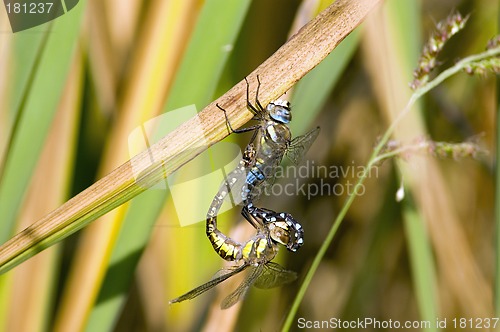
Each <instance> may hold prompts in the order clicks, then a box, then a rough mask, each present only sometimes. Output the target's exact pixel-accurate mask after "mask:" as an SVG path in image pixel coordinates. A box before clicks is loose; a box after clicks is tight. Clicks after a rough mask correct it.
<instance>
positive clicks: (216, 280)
mask: <svg viewBox="0 0 500 332" xmlns="http://www.w3.org/2000/svg"><path fill="white" fill-rule="evenodd" d="M247 267H248V264H243V265H241V266H238V267H236V268H234V269H221V270H219V271H218V272H217V273H216V274H215V275H214V276H213V278H212V279H210V281H208V282H206V283H204V284H203V285H200V286H198V287H196V288H195V289H193V290H191V291H189V292H187V293H186V294H184V295H181V296H179V297H176V298H175V299H173V300H171V301H170V302H169V303H170V304H172V303H177V302H182V301H185V300H191V299H194V298H195V297H197V296H198V295H201V294H203V293H205V292H206V291H207V290H209V289H212V288H213V287H215V286H217V285H218V284H220V283H221V282H223V281H224V280H226V279H228V278H230V277H232V276H234V275H235V274H238V273H240V272H241V271H243V270H244V269H246V268H247Z"/></svg>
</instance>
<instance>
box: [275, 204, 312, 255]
mask: <svg viewBox="0 0 500 332" xmlns="http://www.w3.org/2000/svg"><path fill="white" fill-rule="evenodd" d="M268 227H269V234H270V237H271V239H273V240H274V241H276V242H278V243H281V244H282V245H284V246H285V247H286V248H287V249H288V250H290V251H297V249H299V248H300V247H301V246H302V244H304V230H303V229H302V225H301V224H299V222H298V221H297V220H295V219H293V217H292V215H291V214H289V213H285V212H281V213H278V214H277V215H276V221H274V222H272V223H271V224H269V226H268Z"/></svg>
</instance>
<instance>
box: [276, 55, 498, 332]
mask: <svg viewBox="0 0 500 332" xmlns="http://www.w3.org/2000/svg"><path fill="white" fill-rule="evenodd" d="M498 54H500V47H497V48H493V49H490V50H487V51H485V52H482V53H479V54H475V55H471V56H469V57H466V58H464V59H462V60H460V61H459V62H457V63H456V64H455V65H454V66H452V67H450V68H448V69H446V70H444V71H443V72H441V73H440V74H439V75H438V76H436V77H435V78H434V79H433V80H432V81H429V82H427V83H425V84H424V85H422V86H420V87H419V88H417V89H416V90H415V91H414V93H413V94H412V96H411V97H410V99H409V100H408V103H407V104H406V106H405V107H404V108H403V110H402V111H401V112H399V114H398V115H397V117H396V118H395V119H394V121H393V122H392V123H391V125H390V126H389V127H388V128H387V130H386V131H385V133H384V135H383V136H382V138H381V139H380V141H379V142H378V144H377V145H376V146H375V148H374V149H373V152H372V154H371V156H370V158H369V160H368V162H367V164H366V166H365V167H364V170H363V172H362V173H361V176H360V177H359V179H358V181H357V182H356V185H355V186H354V191H353V193H352V194H351V195H350V196H349V197H348V199H347V201H346V202H345V203H344V206H343V207H342V209H341V210H340V212H339V214H338V215H337V218H335V221H334V222H333V224H332V227H331V228H330V230H329V232H328V234H327V235H326V238H325V240H324V241H323V244H322V245H321V247H320V248H319V250H318V252H317V254H316V256H315V257H314V260H313V262H312V264H311V267H310V268H309V270H308V271H307V274H306V276H305V278H304V282H303V283H302V285H301V287H300V289H299V291H298V293H297V296H296V297H295V300H294V302H293V304H292V307H291V309H290V311H289V313H288V316H287V318H286V320H285V323H284V325H283V329H282V331H289V330H290V327H291V326H292V322H293V319H294V317H295V315H296V314H297V311H298V308H299V306H300V303H301V302H302V299H303V298H304V295H305V293H306V291H307V288H308V287H309V285H310V284H311V281H312V278H313V276H314V274H315V273H316V270H317V269H318V267H319V264H320V263H321V260H322V259H323V257H324V255H325V253H326V250H327V249H328V248H329V247H330V245H331V243H332V241H333V237H334V236H335V234H336V233H337V230H338V229H339V227H340V224H341V223H342V220H344V217H345V216H346V214H347V211H348V210H349V208H350V207H351V205H352V203H353V202H354V199H355V198H356V196H357V195H358V192H359V190H360V189H361V187H362V186H363V183H364V181H365V180H366V178H367V177H368V175H369V174H370V171H371V169H372V167H374V166H375V165H376V164H377V163H378V162H379V161H380V160H382V159H383V158H381V157H382V156H384V155H381V154H380V153H381V151H382V149H383V148H384V147H385V146H386V144H387V142H388V141H389V139H390V138H391V136H392V134H393V133H394V130H395V129H396V127H397V126H398V124H399V123H400V122H401V120H402V119H403V117H404V116H405V115H406V114H408V112H409V111H410V110H411V109H412V107H413V105H415V103H416V102H417V100H418V99H419V98H420V97H422V96H423V95H425V94H426V93H427V92H429V91H430V90H432V89H433V88H435V87H436V86H438V85H439V84H441V83H442V82H443V81H444V80H446V79H447V78H449V77H451V76H453V75H455V74H456V73H458V72H460V71H462V70H463V69H464V68H466V67H467V66H468V65H470V64H471V63H474V62H477V61H481V60H484V59H488V58H491V57H494V56H497V55H498ZM386 157H387V156H386Z"/></svg>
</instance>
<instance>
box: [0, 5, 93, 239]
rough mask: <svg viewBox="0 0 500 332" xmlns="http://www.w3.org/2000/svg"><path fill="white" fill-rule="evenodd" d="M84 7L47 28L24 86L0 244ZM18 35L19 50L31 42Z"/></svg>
mask: <svg viewBox="0 0 500 332" xmlns="http://www.w3.org/2000/svg"><path fill="white" fill-rule="evenodd" d="M84 5H85V1H81V2H80V3H79V5H78V6H77V7H75V9H74V10H72V11H70V12H68V13H67V14H65V15H63V16H61V17H59V18H58V19H57V20H55V21H54V23H53V24H52V25H51V26H50V29H51V30H50V31H49V32H48V33H49V36H48V40H47V43H46V45H45V48H44V50H43V54H42V55H41V59H40V61H39V62H38V64H37V66H36V67H34V68H33V71H34V72H35V74H34V75H32V77H33V82H28V83H27V84H29V85H31V89H30V90H29V92H28V94H27V95H26V102H25V103H24V107H23V109H22V110H20V112H21V113H22V117H21V118H20V120H19V125H18V126H17V128H16V130H17V131H16V132H15V133H12V135H13V140H12V146H11V147H10V149H9V155H8V156H7V157H6V162H5V169H4V171H3V177H2V179H1V182H0V220H2V222H1V223H0V243H3V242H5V241H6V240H7V239H8V238H9V237H10V236H11V235H12V232H13V229H14V224H15V220H16V216H17V214H18V209H19V206H20V204H21V201H22V199H23V196H24V192H25V190H26V187H27V185H28V182H29V180H30V177H31V174H32V172H33V168H34V166H35V163H36V161H37V158H38V156H39V154H40V150H41V148H42V145H43V142H44V140H45V137H46V136H47V131H48V129H49V125H50V123H51V121H52V118H53V116H54V112H55V110H56V109H57V105H58V103H59V100H60V97H61V92H62V90H63V87H64V83H65V82H66V78H67V73H68V69H69V66H70V61H71V57H72V54H73V50H74V48H75V45H76V42H77V40H78V38H77V36H78V31H79V28H80V17H81V14H82V12H83V7H84ZM18 34H19V35H18V36H16V38H18V37H19V38H18V39H19V43H20V46H19V47H20V49H22V48H23V43H30V42H31V38H29V37H26V38H24V37H25V36H23V34H27V35H29V34H32V32H30V31H26V32H20V33H18ZM27 48H31V46H29V45H28V46H27Z"/></svg>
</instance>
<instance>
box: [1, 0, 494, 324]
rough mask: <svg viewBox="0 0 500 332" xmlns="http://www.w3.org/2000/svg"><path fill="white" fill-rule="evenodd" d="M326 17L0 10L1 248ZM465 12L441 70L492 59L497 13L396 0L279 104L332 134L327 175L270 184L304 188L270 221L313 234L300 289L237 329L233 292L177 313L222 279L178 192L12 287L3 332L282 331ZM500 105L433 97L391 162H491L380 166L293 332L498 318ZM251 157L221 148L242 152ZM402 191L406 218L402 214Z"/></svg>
mask: <svg viewBox="0 0 500 332" xmlns="http://www.w3.org/2000/svg"><path fill="white" fill-rule="evenodd" d="M329 3H330V1H319V0H318V1H312V0H311V1H309V0H304V1H298V0H274V1H265V0H254V1H250V0H238V1H231V2H227V1H223V0H207V1H200V0H186V1H182V2H181V1H169V0H127V1H120V0H100V1H97V0H87V1H80V3H79V4H78V6H77V7H75V8H74V9H73V10H72V11H70V12H68V13H67V14H65V15H63V16H61V17H60V18H59V19H57V20H55V21H53V22H51V23H48V24H45V25H42V26H38V27H35V28H32V29H29V30H26V31H24V32H20V33H16V34H12V33H11V32H10V26H9V24H8V21H7V17H6V13H5V11H3V9H2V10H0V29H1V31H2V34H1V35H0V36H1V37H0V75H1V79H0V103H1V107H0V220H2V221H1V223H0V242H1V243H3V242H5V241H7V240H8V239H9V238H10V237H12V236H13V235H14V234H15V233H16V232H18V231H20V230H22V229H23V228H25V227H27V226H28V225H30V224H31V223H33V222H35V221H36V220H38V219H40V218H41V217H43V216H44V215H46V214H47V213H49V212H50V211H52V210H53V209H55V208H57V207H58V206H60V205H61V204H63V203H64V202H65V201H67V200H68V199H69V198H71V197H73V196H74V195H76V194H77V193H79V192H80V191H82V190H83V189H85V188H87V187H88V186H90V185H91V184H92V183H94V182H95V181H96V180H97V179H99V178H102V177H103V176H105V175H106V174H107V173H109V172H110V171H111V170H113V169H114V168H115V167H117V166H119V165H120V164H122V163H124V162H126V161H127V160H128V159H129V158H130V157H131V156H130V155H129V154H128V146H127V144H128V135H129V134H130V133H131V131H132V130H133V129H134V128H136V127H137V126H139V125H140V124H142V123H143V122H145V121H147V120H149V119H151V118H153V117H155V116H158V115H159V114H162V113H163V112H168V111H171V110H174V109H176V108H179V107H183V106H187V105H192V104H195V105H196V107H197V109H198V110H201V109H202V108H203V107H205V106H206V105H207V104H208V103H210V102H211V101H212V100H214V99H215V98H217V97H219V96H220V95H222V94H223V93H225V92H226V91H227V90H228V89H229V88H231V87H232V86H233V85H234V84H236V83H237V82H239V81H241V80H242V79H243V78H244V77H245V76H246V75H248V74H249V73H250V72H251V71H253V70H254V69H255V68H256V67H257V66H258V65H259V64H260V63H262V62H263V61H264V60H265V59H267V58H268V57H269V56H270V55H271V54H273V53H274V52H275V51H276V50H277V49H278V48H279V47H280V46H281V45H282V44H283V43H285V42H286V40H287V38H289V36H291V35H292V34H293V33H295V32H296V31H297V30H298V29H299V28H300V27H301V26H302V25H303V24H305V23H306V22H307V21H309V20H310V19H311V18H312V17H314V16H315V15H316V14H317V13H318V12H319V11H320V10H321V9H323V8H325V7H326V6H328V5H329ZM454 10H458V11H459V12H461V13H462V15H464V16H465V15H467V14H471V17H470V20H469V22H468V24H467V26H466V28H465V29H464V31H462V32H461V33H459V34H458V35H457V36H455V37H454V38H453V39H452V40H451V41H450V42H449V44H448V45H447V47H445V51H444V53H443V54H441V55H440V57H439V61H440V67H439V68H440V69H441V68H446V67H448V66H450V65H453V63H454V62H455V61H457V59H459V58H461V57H465V56H467V55H469V54H474V53H478V52H481V51H483V50H484V47H485V46H486V43H487V41H488V40H489V39H490V38H492V37H493V36H495V35H496V34H497V24H498V19H497V17H498V2H497V1H493V0H483V1H470V0H469V1H465V0H464V1H460V0H445V1H430V0H424V1H398V0H387V1H385V2H384V3H383V5H382V6H381V7H380V8H378V9H377V10H375V11H374V12H372V14H371V15H370V17H369V18H368V19H367V21H366V22H365V23H364V24H363V25H362V26H361V27H360V28H358V29H357V30H355V32H354V33H353V34H351V35H350V36H349V37H348V38H347V39H345V40H344V41H343V42H342V43H341V44H340V45H339V46H338V47H337V49H336V50H335V51H334V52H332V54H331V55H330V56H329V57H328V58H327V59H326V60H325V61H323V62H322V63H321V64H320V65H319V66H318V67H317V68H315V69H314V70H313V71H312V72H310V73H309V74H308V75H307V76H306V77H304V78H303V79H302V80H301V81H300V82H299V83H298V84H297V86H296V87H295V88H294V89H293V91H290V92H288V93H287V94H286V96H285V97H286V98H288V99H290V100H291V102H292V107H293V117H294V118H293V122H292V125H291V128H292V132H293V133H294V136H296V135H301V134H304V133H305V132H306V131H308V130H310V129H311V128H313V127H315V126H318V125H319V126H321V133H320V136H319V137H318V139H317V141H316V142H315V144H314V145H313V146H312V147H311V149H310V151H309V152H308V154H307V156H306V159H307V161H306V165H308V166H309V168H308V169H309V170H311V169H316V170H317V169H319V168H320V167H326V168H328V170H330V171H329V173H328V174H326V175H325V174H322V175H318V174H311V173H310V174H309V175H308V176H305V177H301V178H300V179H296V178H292V179H290V178H289V179H278V185H284V184H286V183H288V182H289V183H293V184H297V183H298V184H299V185H304V187H303V188H305V190H306V192H307V193H309V194H310V197H307V196H304V195H302V194H298V195H285V194H282V195H275V196H270V197H263V198H262V199H261V201H260V203H259V204H261V205H262V206H265V207H268V208H271V209H273V210H277V211H287V212H290V213H292V214H293V215H294V217H295V218H296V219H298V220H300V222H301V223H302V225H303V226H304V228H305V245H304V246H303V247H302V248H301V249H300V250H299V251H298V252H297V253H289V252H286V250H281V252H280V253H279V255H278V258H277V261H279V262H280V264H282V265H283V266H285V267H287V268H288V269H291V270H294V271H297V273H298V275H299V278H298V280H297V281H296V282H294V283H292V284H289V285H285V286H283V287H281V288H279V289H273V290H265V291H263V290H257V289H252V290H251V291H250V293H249V294H248V296H247V298H246V299H245V301H244V302H243V303H241V304H240V305H238V306H235V307H234V308H231V309H230V310H226V311H221V310H220V309H219V304H220V302H221V299H222V298H224V296H225V295H227V294H229V292H231V291H232V290H233V289H234V288H235V287H236V286H237V283H236V284H235V283H233V284H230V282H229V281H228V282H226V283H224V284H222V285H221V286H219V287H218V288H217V289H216V291H211V292H209V293H206V294H204V295H202V296H200V297H199V298H196V299H195V300H192V301H187V302H183V303H180V304H175V305H169V304H168V301H169V300H170V299H172V298H174V297H176V296H179V295H181V294H182V293H184V292H186V291H188V290H190V289H192V288H194V287H195V286H198V285H199V284H201V283H203V282H206V281H208V280H209V279H210V277H211V276H212V275H213V274H214V273H215V272H216V271H217V270H218V269H220V268H221V267H222V262H221V259H220V258H219V257H218V256H217V255H216V254H215V253H214V252H213V249H212V247H211V245H210V243H209V242H208V241H207V239H206V237H205V224H204V222H203V220H200V221H199V222H198V223H193V224H192V225H188V226H185V227H181V226H180V223H179V214H181V213H183V212H182V211H178V209H176V205H175V204H174V201H173V200H172V197H171V196H170V195H169V193H170V192H169V191H161V190H149V191H147V192H145V193H143V194H141V195H140V196H138V197H136V198H134V199H133V200H132V201H131V202H129V203H127V204H124V205H123V206H121V207H120V208H118V209H116V210H114V211H112V212H111V213H108V214H107V215H105V216H104V217H102V218H100V219H99V220H97V221H95V222H94V223H93V224H91V225H90V226H89V227H87V228H85V229H84V230H82V231H80V232H78V233H76V234H74V235H72V236H70V237H69V238H67V239H66V240H65V241H63V242H62V243H61V244H58V245H57V246H54V247H52V248H50V249H49V250H46V251H44V252H43V253H42V254H39V255H37V256H36V257H34V258H33V259H30V260H29V261H27V262H25V263H23V264H22V265H20V266H18V267H16V268H15V269H13V270H12V271H10V272H8V273H7V274H5V275H2V276H0V330H2V331H44V330H46V331H52V330H56V331H81V330H88V331H111V330H116V331H174V330H175V331H195V330H205V331H212V330H214V331H215V330H217V331H231V330H238V331H256V330H260V331H275V330H278V329H280V328H281V326H282V324H283V321H284V320H285V317H286V315H287V313H288V312H289V310H290V306H291V302H292V301H293V299H294V297H295V295H296V293H297V290H298V288H299V287H300V284H301V281H302V280H303V277H304V275H305V273H306V272H307V271H308V269H309V267H310V265H311V261H312V259H313V258H314V256H315V255H316V254H317V252H318V248H319V247H320V246H321V244H322V243H323V240H324V238H325V234H326V233H327V232H328V230H329V229H330V227H331V225H332V223H333V220H334V219H335V217H336V216H337V214H338V211H339V210H340V209H341V207H342V205H343V203H344V202H345V200H346V197H347V194H348V193H349V192H348V188H352V186H353V184H354V182H355V180H356V178H357V174H358V171H360V170H361V169H362V167H363V166H364V165H365V163H366V162H367V160H368V157H369V155H370V153H371V151H372V149H373V147H374V146H375V144H376V143H377V140H378V139H379V137H380V136H381V135H382V134H383V132H384V131H385V129H386V128H387V127H388V126H389V124H390V122H391V120H392V119H393V118H394V115H395V114H396V112H397V111H399V110H401V109H402V108H403V107H404V105H405V103H406V101H407V99H408V98H409V96H410V95H411V91H410V89H409V87H408V83H409V82H410V81H411V79H412V71H413V69H414V66H415V65H416V63H417V60H418V57H419V52H420V50H421V48H422V45H423V43H424V42H425V40H426V38H427V37H428V36H429V35H430V34H431V33H432V31H433V30H434V27H435V24H436V23H437V22H438V21H440V20H443V19H445V18H446V17H447V16H448V15H449V14H451V13H452V12H453V11H454ZM496 98H497V97H496V86H495V77H494V76H493V75H489V76H484V77H470V76H467V75H466V74H459V75H457V76H456V77H453V78H452V79H450V80H448V81H446V82H445V83H444V84H443V85H441V86H439V87H438V88H436V89H435V90H433V91H431V93H430V94H428V95H427V96H425V98H424V99H423V101H422V102H421V103H420V104H419V107H418V108H417V109H415V110H414V111H413V112H412V113H411V114H410V115H409V116H408V117H407V118H406V121H404V123H402V124H401V126H400V130H398V131H397V132H396V134H395V140H396V141H397V142H398V144H412V143H415V142H419V141H421V140H424V139H431V140H434V141H447V142H454V143H457V142H462V141H468V140H471V139H473V140H474V141H475V142H477V144H478V145H480V146H481V147H482V148H483V149H485V150H487V151H489V152H490V153H489V154H487V155H479V156H477V158H475V159H458V160H453V159H439V158H436V157H435V156H433V155H432V153H429V152H428V151H420V152H415V153H411V154H408V155H405V156H404V158H401V159H400V160H398V161H397V162H393V161H386V162H384V163H383V164H381V165H378V166H377V168H376V169H374V171H373V172H372V173H371V176H370V177H369V178H368V180H367V181H366V182H365V184H364V192H363V193H362V195H360V196H359V197H358V198H357V199H356V201H355V203H354V204H353V206H352V208H351V209H350V211H349V213H348V214H347V217H346V218H345V220H344V221H343V223H342V225H341V227H340V229H339V231H338V232H337V234H336V236H335V239H334V241H333V243H332V245H331V246H330V247H329V249H328V251H327V253H326V255H325V257H324V259H323V260H322V263H321V265H320V267H319V269H318V271H317V273H316V274H315V276H314V278H313V280H312V283H311V285H310V287H309V288H308V290H307V292H306V294H305V297H304V299H303V300H302V302H301V306H300V308H299V311H298V313H297V315H296V316H295V323H294V324H293V326H292V330H300V325H299V320H298V319H299V318H304V320H305V321H310V322H312V321H324V320H327V321H328V320H330V319H331V318H338V319H342V320H356V319H358V318H361V319H364V318H365V317H369V318H373V319H377V320H379V321H389V320H392V321H400V322H402V323H403V322H405V321H412V322H418V321H430V322H431V323H432V324H431V326H432V328H431V329H429V330H438V329H437V328H436V325H435V321H436V319H437V318H439V319H441V320H442V319H445V318H446V319H447V328H446V329H443V330H449V331H453V330H455V328H454V326H453V321H452V320H453V319H454V318H457V319H459V318H461V317H463V318H467V319H468V318H485V317H495V316H498V312H499V310H500V309H499V308H498V305H497V304H498V303H499V302H500V300H499V296H498V295H496V293H495V284H496V283H495V280H496V279H497V278H498V276H497V274H496V271H495V269H496V264H497V262H498V259H499V258H498V257H499V252H498V250H497V249H496V247H495V243H496V242H495V241H496V240H495V232H496V228H495V222H494V207H495V203H494V190H495V186H494V178H495V177H494V172H495V170H494V167H493V160H494V158H495V152H494V151H495V132H496V125H495V123H496V117H495V110H496V107H497V106H496V105H497V101H496ZM249 138H250V136H249V135H247V136H246V135H231V136H230V137H229V138H227V139H226V141H227V142H233V143H237V144H239V145H240V146H241V147H244V146H245V144H246V143H247V142H248V140H249ZM208 156H210V154H208ZM213 159H216V157H212V161H213ZM197 160H198V161H199V162H198V163H196V160H195V161H193V162H192V163H190V164H191V166H192V167H193V168H190V170H191V169H194V168H196V167H198V168H200V172H201V173H205V174H206V173H207V172H211V171H212V170H213V167H214V164H213V162H212V163H211V162H206V159H203V158H201V157H200V158H198V159H197ZM208 160H210V159H208ZM336 171H338V172H339V173H335V172H336ZM341 172H344V173H345V174H342V173H341ZM179 176H180V175H179ZM287 181H288V182H287ZM297 181H298V182H297ZM402 183H404V189H405V199H404V200H403V202H397V201H396V198H395V197H396V192H397V190H398V188H400V187H401V184H402ZM218 186H219V183H213V186H210V187H202V188H199V190H197V191H196V192H191V193H189V194H188V195H185V196H184V197H176V199H180V200H182V201H184V202H185V203H186V204H187V206H189V208H190V209H192V210H193V211H201V212H202V215H203V214H204V213H205V212H206V211H207V209H208V205H206V204H205V203H201V202H200V201H202V200H207V199H208V200H209V201H210V200H211V198H212V197H213V196H214V195H215V193H216V192H217V189H218ZM350 186H351V187H350ZM321 189H322V190H323V192H319V193H318V192H316V193H315V192H314V190H321ZM165 194H167V195H166V196H165ZM200 197H201V198H200ZM240 220H241V217H240V215H239V209H237V208H235V209H233V210H231V211H229V212H227V213H224V214H223V215H222V216H221V218H220V225H221V228H222V230H223V231H224V232H227V233H229V234H231V235H232V236H233V235H234V236H235V238H237V239H239V240H245V238H247V237H248V236H251V234H252V233H251V231H250V233H248V230H247V233H246V234H245V233H244V232H245V231H244V230H242V229H241V228H242V226H246V225H243V224H245V223H241V222H239V221H240ZM231 225H233V226H234V227H233V226H231ZM242 234H244V235H242ZM249 234H250V235H249ZM496 312H497V314H495V313H496ZM474 323H476V321H474ZM498 325H500V324H498ZM470 329H472V328H470ZM306 330H307V329H306ZM366 330H384V329H383V328H381V329H377V328H375V327H374V326H368V327H367V328H366ZM387 330H390V329H387ZM410 330H411V329H410ZM413 330H420V329H419V328H417V327H415V328H413Z"/></svg>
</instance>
